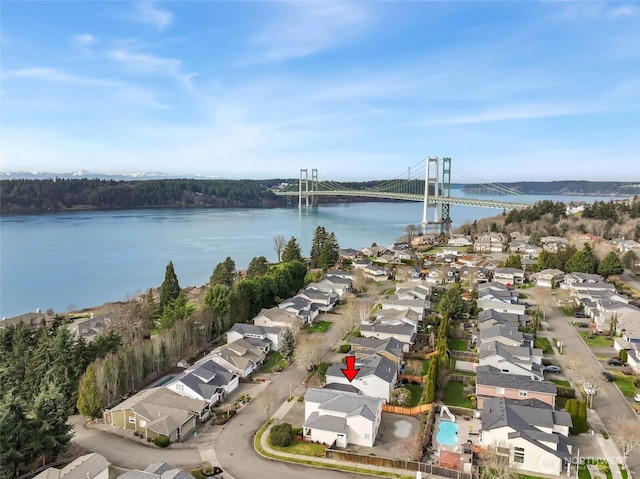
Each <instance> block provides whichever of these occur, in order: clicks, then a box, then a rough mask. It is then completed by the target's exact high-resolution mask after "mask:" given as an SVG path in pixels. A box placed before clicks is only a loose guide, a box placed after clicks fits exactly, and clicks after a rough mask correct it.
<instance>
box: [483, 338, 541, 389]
mask: <svg viewBox="0 0 640 479" xmlns="http://www.w3.org/2000/svg"><path fill="white" fill-rule="evenodd" d="M478 355H479V357H480V363H479V364H480V366H485V365H488V366H493V367H494V368H497V369H498V370H499V371H500V372H502V373H508V374H516V375H519V376H524V377H528V378H530V379H533V380H535V381H542V380H543V379H544V366H543V365H542V350H540V349H536V348H531V347H528V346H506V345H504V344H502V343H501V342H499V341H493V342H489V343H486V344H483V345H482V346H481V347H480V348H479V349H478Z"/></svg>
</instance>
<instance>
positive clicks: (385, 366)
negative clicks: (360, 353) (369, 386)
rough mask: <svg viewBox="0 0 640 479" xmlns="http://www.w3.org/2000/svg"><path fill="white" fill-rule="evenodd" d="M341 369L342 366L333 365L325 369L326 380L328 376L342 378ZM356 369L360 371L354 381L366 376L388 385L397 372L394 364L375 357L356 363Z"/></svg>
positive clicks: (388, 360)
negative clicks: (378, 379)
mask: <svg viewBox="0 0 640 479" xmlns="http://www.w3.org/2000/svg"><path fill="white" fill-rule="evenodd" d="M343 368H344V365H343V364H340V363H333V364H332V365H331V366H329V368H328V369H327V373H326V376H327V378H329V377H330V376H337V377H339V378H342V377H344V375H343V374H342V369H343ZM356 368H359V369H360V371H359V372H358V375H357V376H356V379H362V378H366V377H367V376H376V377H379V378H380V379H382V380H383V381H385V382H387V383H389V384H391V383H392V382H393V379H394V377H395V375H396V373H397V371H398V368H397V366H396V364H395V363H394V362H393V361H391V360H390V359H387V358H386V357H384V356H376V357H375V358H371V359H369V360H367V361H362V362H356Z"/></svg>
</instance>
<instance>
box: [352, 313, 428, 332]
mask: <svg viewBox="0 0 640 479" xmlns="http://www.w3.org/2000/svg"><path fill="white" fill-rule="evenodd" d="M421 320H422V315H420V314H418V313H416V312H415V311H412V310H411V309H409V308H405V309H378V310H377V311H376V312H375V318H374V319H373V320H372V321H363V322H364V323H365V324H379V325H388V326H398V325H404V324H407V325H410V326H411V327H413V330H414V332H416V333H417V332H418V323H419V322H420V321H421Z"/></svg>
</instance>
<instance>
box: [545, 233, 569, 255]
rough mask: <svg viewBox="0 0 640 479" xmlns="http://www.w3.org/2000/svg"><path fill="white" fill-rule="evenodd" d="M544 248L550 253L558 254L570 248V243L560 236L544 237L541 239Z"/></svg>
mask: <svg viewBox="0 0 640 479" xmlns="http://www.w3.org/2000/svg"><path fill="white" fill-rule="evenodd" d="M540 242H541V243H542V248H543V249H544V250H545V251H548V252H549V253H557V252H558V251H560V250H563V249H566V248H567V247H568V246H569V241H568V240H567V239H566V238H562V237H560V236H543V237H542V238H540Z"/></svg>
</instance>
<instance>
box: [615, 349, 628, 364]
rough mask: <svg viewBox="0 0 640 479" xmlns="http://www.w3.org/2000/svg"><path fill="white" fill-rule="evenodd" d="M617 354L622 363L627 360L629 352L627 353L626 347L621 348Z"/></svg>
mask: <svg viewBox="0 0 640 479" xmlns="http://www.w3.org/2000/svg"><path fill="white" fill-rule="evenodd" d="M618 356H619V357H620V361H622V362H623V363H626V362H627V361H628V360H629V353H627V350H626V349H621V350H620V352H619V353H618Z"/></svg>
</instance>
